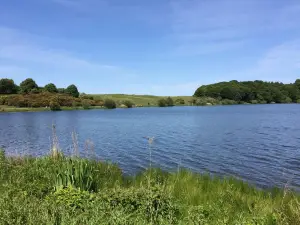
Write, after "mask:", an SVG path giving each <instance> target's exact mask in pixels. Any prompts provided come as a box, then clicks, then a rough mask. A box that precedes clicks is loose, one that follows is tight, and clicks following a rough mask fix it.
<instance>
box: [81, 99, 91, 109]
mask: <svg viewBox="0 0 300 225" xmlns="http://www.w3.org/2000/svg"><path fill="white" fill-rule="evenodd" d="M82 107H83V108H84V109H90V108H91V103H90V101H89V100H87V99H83V100H82Z"/></svg>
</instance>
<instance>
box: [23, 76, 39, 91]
mask: <svg viewBox="0 0 300 225" xmlns="http://www.w3.org/2000/svg"><path fill="white" fill-rule="evenodd" d="M33 89H38V85H37V84H36V83H35V81H34V80H33V79H31V78H28V79H26V80H24V81H23V82H22V83H21V84H20V90H21V92H22V93H30V92H31V91H32V90H33Z"/></svg>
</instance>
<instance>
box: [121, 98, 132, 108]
mask: <svg viewBox="0 0 300 225" xmlns="http://www.w3.org/2000/svg"><path fill="white" fill-rule="evenodd" d="M123 104H124V105H126V107H127V108H132V107H133V105H134V104H133V102H131V101H129V100H126V101H124V102H123Z"/></svg>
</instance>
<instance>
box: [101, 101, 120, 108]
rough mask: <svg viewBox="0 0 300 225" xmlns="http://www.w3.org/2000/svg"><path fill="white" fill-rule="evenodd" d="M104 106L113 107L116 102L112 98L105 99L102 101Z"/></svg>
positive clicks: (115, 106)
mask: <svg viewBox="0 0 300 225" xmlns="http://www.w3.org/2000/svg"><path fill="white" fill-rule="evenodd" d="M104 106H105V107H106V108H108V109H115V108H117V104H116V102H115V101H114V100H112V99H105V101H104Z"/></svg>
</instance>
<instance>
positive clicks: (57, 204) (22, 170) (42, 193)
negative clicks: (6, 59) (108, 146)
mask: <svg viewBox="0 0 300 225" xmlns="http://www.w3.org/2000/svg"><path fill="white" fill-rule="evenodd" d="M298 201H299V197H297V196H295V195H294V194H293V193H291V192H287V191H273V192H266V191H263V190H258V189H256V188H254V187H251V186H249V185H248V184H246V183H243V182H241V181H238V180H235V179H229V178H228V179H221V178H217V177H214V178H213V177H210V176H208V175H200V174H195V173H192V172H189V171H187V170H178V172H177V173H166V172H162V171H160V170H156V169H150V170H148V171H145V172H143V173H141V174H139V175H137V176H135V177H125V176H123V175H122V171H121V170H120V169H119V168H118V166H116V165H113V164H110V163H106V162H101V161H96V160H94V159H83V158H79V157H64V156H62V155H61V154H60V153H58V152H56V151H54V152H52V154H51V155H49V156H46V157H41V158H31V157H13V158H12V157H7V156H5V154H3V152H1V153H0V221H1V224H213V225H215V224H239V225H242V224H245V225H249V224H253V225H254V224H300V210H299V209H300V208H299V207H300V205H299V202H298Z"/></svg>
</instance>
